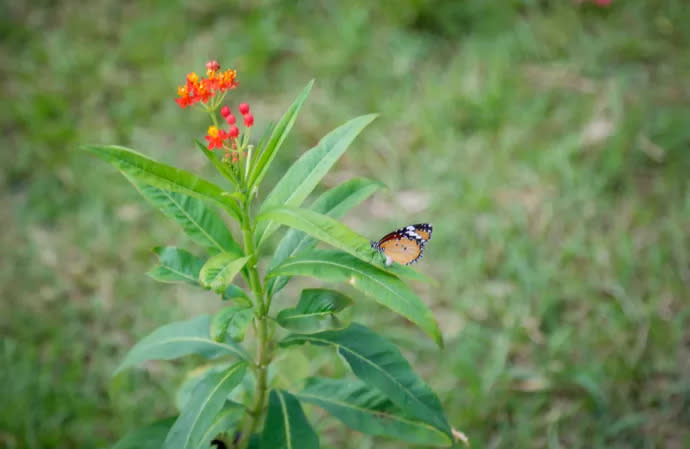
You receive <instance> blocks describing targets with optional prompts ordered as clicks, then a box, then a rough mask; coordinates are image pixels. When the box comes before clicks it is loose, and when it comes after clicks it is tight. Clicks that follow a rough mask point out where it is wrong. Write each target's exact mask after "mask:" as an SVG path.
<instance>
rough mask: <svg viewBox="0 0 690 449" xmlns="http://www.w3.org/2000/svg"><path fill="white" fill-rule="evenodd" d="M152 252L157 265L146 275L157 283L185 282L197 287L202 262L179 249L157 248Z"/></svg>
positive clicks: (170, 247) (169, 247)
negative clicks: (155, 257) (156, 258)
mask: <svg viewBox="0 0 690 449" xmlns="http://www.w3.org/2000/svg"><path fill="white" fill-rule="evenodd" d="M153 252H154V253H156V255H157V256H158V265H156V266H154V267H153V268H151V269H150V270H149V271H148V272H146V274H147V275H149V276H150V277H152V278H153V279H155V280H157V281H159V282H187V283H190V284H192V285H199V272H200V271H201V268H202V267H203V266H204V261H203V260H201V259H200V258H198V257H196V256H195V255H194V254H191V253H190V252H188V251H185V250H183V249H181V248H175V247H172V246H165V247H162V246H157V247H155V248H154V249H153Z"/></svg>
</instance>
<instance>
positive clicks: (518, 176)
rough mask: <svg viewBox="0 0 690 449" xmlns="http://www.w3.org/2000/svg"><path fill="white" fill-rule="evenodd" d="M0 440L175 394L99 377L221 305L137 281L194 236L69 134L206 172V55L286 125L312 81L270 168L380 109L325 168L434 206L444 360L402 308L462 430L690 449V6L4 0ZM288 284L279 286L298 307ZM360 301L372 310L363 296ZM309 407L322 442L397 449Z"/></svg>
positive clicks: (71, 436) (113, 435)
mask: <svg viewBox="0 0 690 449" xmlns="http://www.w3.org/2000/svg"><path fill="white" fill-rule="evenodd" d="M0 8H1V12H2V15H1V17H0V30H1V31H2V45H1V48H0V58H1V61H2V64H0V72H1V74H2V91H3V98H4V101H3V107H2V108H0V123H1V124H2V130H3V133H2V137H0V139H2V141H1V146H2V150H1V151H0V164H1V169H0V186H1V187H0V189H1V191H0V198H1V199H2V208H0V227H1V228H2V232H1V233H0V247H2V258H1V259H0V301H2V302H1V305H2V313H1V314H0V330H1V331H2V332H1V335H2V343H1V345H0V398H2V399H1V400H0V403H1V406H0V447H3V448H58V447H59V448H77V447H79V448H82V447H107V446H109V445H110V444H111V443H112V442H114V441H115V440H116V439H117V438H118V437H119V436H121V435H122V434H123V433H124V432H125V431H126V430H127V429H131V428H133V427H136V426H137V425H140V424H141V423H142V422H147V421H152V420H154V419H155V418H157V417H161V416H166V415H168V414H171V413H173V411H174V399H173V395H174V390H173V388H172V387H173V386H174V385H176V384H177V383H178V382H179V381H180V379H181V378H182V373H181V371H180V370H179V369H176V366H175V365H174V364H160V365H159V364H152V365H151V366H149V367H148V369H147V370H140V371H134V372H131V373H129V374H128V375H125V376H120V377H118V378H116V379H115V380H112V381H111V379H110V373H111V372H112V370H113V368H114V367H115V365H116V364H117V362H118V361H119V360H120V358H121V357H122V355H123V354H124V352H125V351H126V350H127V348H129V347H130V346H131V345H132V344H133V343H134V342H135V341H136V339H137V338H139V337H141V336H142V335H145V334H146V333H148V332H150V331H151V330H152V329H154V328H155V327H157V326H159V325H162V324H164V323H166V322H169V321H171V320H173V319H181V318H184V317H187V316H191V315H193V314H197V313H202V312H205V311H209V310H214V308H215V307H217V304H216V303H215V301H213V298H212V297H211V296H210V295H207V294H205V293H198V292H195V291H192V289H189V288H186V287H176V286H167V285H162V284H156V283H154V281H152V280H150V279H148V278H147V277H145V276H144V275H143V272H144V271H145V270H146V269H147V268H148V267H149V266H150V265H151V264H152V263H153V262H154V257H153V255H152V253H151V252H150V248H151V247H153V246H154V245H158V244H178V245H183V246H186V247H190V245H189V242H187V241H186V240H185V238H184V237H183V236H182V234H181V232H179V231H178V230H177V229H176V228H175V226H174V225H173V224H171V223H168V222H167V221H166V220H165V218H164V217H163V216H162V215H161V214H159V213H158V212H156V211H154V210H151V209H150V207H149V206H148V205H147V204H146V203H145V202H144V201H143V200H142V199H140V198H139V197H138V196H137V193H136V192H135V191H134V189H133V188H131V187H130V186H129V185H128V183H127V182H126V181H125V180H124V179H123V178H122V177H121V176H120V175H119V174H118V173H116V172H115V171H114V170H112V169H111V168H110V167H108V166H106V164H104V163H102V162H100V161H98V160H95V159H94V158H91V157H89V156H88V155H86V154H83V153H80V152H78V151H76V146H77V145H78V144H80V143H86V142H93V143H119V144H123V145H127V146H130V147H133V148H136V149H138V150H139V151H142V152H144V153H146V154H148V155H150V156H152V157H154V158H157V159H159V160H162V161H165V162H167V163H172V164H175V165H179V166H181V167H186V168H187V169H189V170H192V171H195V172H197V173H201V174H204V175H205V176H208V177H212V176H213V174H212V171H211V170H210V168H209V167H207V166H206V164H205V161H204V160H203V158H202V157H201V155H199V154H198V153H197V152H196V151H195V150H194V149H193V146H192V140H193V139H194V138H199V137H200V136H202V135H203V132H204V131H205V126H206V125H207V124H206V122H205V120H206V119H205V118H204V117H203V116H202V114H199V113H194V112H192V111H188V110H180V109H179V108H178V107H177V105H176V104H175V103H174V102H173V98H174V96H175V90H176V86H177V85H178V84H180V83H181V82H182V80H183V78H184V75H185V74H186V73H187V72H189V71H192V70H196V71H198V72H203V67H204V63H205V62H206V61H207V60H209V59H217V60H218V61H220V62H221V64H222V65H223V66H231V67H235V68H237V69H238V72H239V79H240V81H241V87H240V89H239V90H236V91H234V92H233V94H232V96H231V97H230V98H231V99H232V101H235V102H239V101H248V102H249V103H250V104H251V105H252V108H253V110H254V116H255V117H256V119H257V123H260V122H263V123H266V122H268V121H269V120H275V119H277V118H278V117H279V116H280V115H281V113H282V112H283V111H284V110H285V108H286V107H287V105H288V104H289V103H290V101H291V100H292V99H293V98H294V97H295V96H296V95H297V93H298V92H299V91H300V89H301V88H302V87H303V86H304V85H305V84H306V83H307V82H308V81H309V79H311V78H316V80H317V84H316V86H315V89H314V91H313V92H312V95H311V96H310V98H309V100H308V102H307V104H306V105H305V107H304V109H303V112H302V113H301V115H300V117H299V120H298V122H297V125H296V129H295V132H294V133H293V136H292V137H291V139H290V140H289V141H288V142H287V146H286V147H285V148H284V149H283V151H282V152H281V154H280V160H278V162H277V164H276V165H274V169H273V172H272V176H273V179H275V178H276V177H277V176H279V175H280V173H281V171H282V170H283V169H284V168H285V167H286V166H287V164H288V163H289V162H290V161H291V160H293V159H294V158H295V157H296V155H298V154H299V153H301V152H302V151H304V150H305V149H306V148H309V147H310V146H311V145H313V144H314V143H315V142H316V141H317V140H318V138H319V137H320V136H322V135H323V134H324V133H326V132H327V131H329V130H330V129H332V128H334V127H335V126H337V125H339V124H341V123H342V122H344V121H345V120H347V119H349V118H351V117H353V116H355V115H360V114H364V113H369V112H379V113H380V114H381V115H380V117H379V119H378V120H377V121H376V122H374V124H373V125H371V126H370V127H369V128H368V129H367V130H366V131H365V132H364V134H363V135H362V136H361V137H360V138H359V139H358V140H357V141H356V142H355V144H354V145H353V148H352V149H351V150H350V151H349V152H348V153H347V154H346V156H345V157H344V158H343V159H342V160H341V161H340V162H339V163H338V165H337V169H336V172H335V173H333V174H332V175H331V176H330V177H329V178H327V180H326V184H327V185H333V184H336V183H338V182H339V181H342V180H343V179H346V178H347V177H350V176H352V175H363V176H367V177H371V178H375V179H379V180H381V181H383V182H385V183H386V184H387V185H388V186H389V188H390V190H389V191H388V192H384V193H381V194H378V195H377V196H376V197H375V198H374V199H372V200H370V201H369V202H367V203H366V204H365V205H363V206H362V207H360V208H359V209H357V210H355V211H354V212H353V214H351V216H350V217H349V218H348V219H347V222H348V224H350V225H351V226H352V227H354V228H355V229H357V230H358V231H359V232H360V233H362V234H364V235H366V236H368V237H370V238H375V237H377V236H379V235H380V234H383V233H384V232H386V231H388V230H390V229H392V228H394V227H397V226H401V225H405V224H408V223H412V222H419V221H430V222H432V223H433V224H434V239H433V241H432V242H431V243H430V244H429V247H428V249H427V252H426V257H425V259H424V261H423V263H422V264H421V265H419V266H418V267H417V268H418V269H420V270H421V271H424V272H425V273H427V274H430V275H433V276H434V277H436V278H437V279H439V280H440V286H439V287H438V288H433V287H430V286H428V285H415V288H416V289H417V290H418V291H419V292H420V294H421V295H422V296H423V297H424V299H425V300H426V301H427V302H428V303H429V304H431V306H432V307H433V309H434V312H435V315H436V316H437V318H438V320H439V322H440V324H441V327H442V329H443V332H444V334H445V337H446V342H447V344H446V348H445V349H444V350H443V351H440V352H439V351H438V350H437V349H436V348H435V347H434V346H433V345H432V344H431V342H429V341H427V340H426V339H425V338H424V337H423V335H422V334H421V332H420V331H419V330H417V329H414V328H412V327H409V326H406V325H405V323H404V322H402V321H401V320H399V319H397V318H395V317H393V316H392V315H391V313H390V312H388V311H387V310H384V309H381V308H378V307H374V306H371V305H367V304H357V306H356V308H355V312H354V313H355V316H356V317H363V316H365V315H367V316H368V318H367V320H368V322H369V323H370V324H372V325H375V326H376V327H377V328H378V329H379V330H380V331H381V332H382V333H384V334H385V335H388V336H389V337H390V338H393V339H395V340H396V342H398V343H399V344H401V345H403V346H404V348H405V350H406V355H407V356H408V357H409V358H410V359H411V361H412V362H413V364H414V365H415V366H416V367H417V368H418V369H419V371H420V372H421V373H422V374H423V376H424V377H425V379H426V380H427V381H428V382H429V383H430V384H431V385H432V386H433V387H434V389H435V390H436V391H437V392H438V393H439V395H440V396H441V398H442V400H443V402H444V405H445V407H446V408H447V410H448V413H449V417H450V420H451V422H452V423H453V425H454V426H455V427H457V428H460V429H461V430H463V431H464V432H465V433H466V434H467V435H468V436H469V438H470V440H471V442H472V447H473V448H484V447H487V448H542V447H548V448H559V447H568V448H578V447H581V448H594V447H598V448H612V447H613V448H631V447H635V448H638V447H639V448H683V447H685V448H688V447H690V330H688V328H689V325H690V305H689V295H688V291H689V289H688V286H689V282H690V184H689V182H688V181H689V178H690V177H689V174H690V152H689V151H690V126H689V125H690V84H689V83H688V80H690V27H688V26H687V24H688V23H689V22H690V7H688V4H687V2H686V1H685V0H666V1H661V0H659V1H646V0H626V1H623V0H620V1H618V0H614V1H613V4H612V5H611V6H610V7H608V8H597V7H595V6H593V5H578V4H576V3H573V2H570V1H566V0H562V1H538V0H511V1H504V2H487V1H483V0H465V1H439V2H434V1H431V0H399V1H398V2H396V3H395V5H393V4H391V3H385V2H381V3H379V4H371V3H370V2H366V1H353V2H345V1H343V2H327V1H302V2H294V3H293V2H278V1H270V0H263V1H254V2H250V1H242V2H227V3H221V2H213V1H209V0H199V1H196V2H181V1H165V2H164V1H153V2H127V1H125V2H122V1H113V0H95V1H92V2H86V3H84V2H76V1H73V0H66V1H62V2H52V1H36V2H30V3H29V2H27V3H21V2H3V4H2V5H1V6H0ZM286 300H287V301H289V300H290V299H289V298H287V299H286ZM369 311H375V313H374V315H369V314H368V312H369ZM332 424H333V422H332V421H330V420H328V419H326V420H321V419H319V420H318V424H317V425H318V426H319V427H320V428H321V429H322V443H323V445H324V446H325V447H333V448H335V447H348V448H350V447H352V448H370V447H374V446H376V447H391V448H392V447H400V445H399V444H398V443H395V442H390V441H387V440H379V439H373V440H372V439H370V438H368V437H364V436H362V435H358V434H357V435H353V434H348V433H347V431H346V430H344V429H343V428H342V427H338V426H333V425H332Z"/></svg>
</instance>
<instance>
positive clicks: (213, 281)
mask: <svg viewBox="0 0 690 449" xmlns="http://www.w3.org/2000/svg"><path fill="white" fill-rule="evenodd" d="M247 260H249V256H245V257H238V256H237V254H234V253H228V252H226V253H220V254H216V255H215V256H213V257H211V258H210V259H208V260H207V261H206V263H205V264H204V266H203V267H202V268H201V271H200V272H199V281H200V282H201V285H203V286H204V287H206V288H210V289H211V290H213V291H216V292H222V291H224V290H225V289H227V288H228V286H229V285H230V284H232V280H233V279H234V278H235V276H236V275H237V273H239V272H240V270H241V269H242V267H244V264H246V263H247Z"/></svg>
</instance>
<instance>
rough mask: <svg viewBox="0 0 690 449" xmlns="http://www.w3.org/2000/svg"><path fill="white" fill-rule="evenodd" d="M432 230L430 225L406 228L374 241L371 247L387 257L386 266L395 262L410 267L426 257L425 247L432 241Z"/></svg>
mask: <svg viewBox="0 0 690 449" xmlns="http://www.w3.org/2000/svg"><path fill="white" fill-rule="evenodd" d="M432 230H433V227H432V226H431V225H430V224H428V223H419V224H414V225H410V226H405V227H404V228H400V229H398V230H395V231H393V232H391V233H389V234H386V235H385V236H383V237H382V238H381V240H379V241H372V242H371V247H372V248H374V249H375V250H377V251H378V252H380V253H382V254H383V255H384V256H386V265H392V264H393V262H397V263H399V264H402V265H410V264H413V263H415V262H417V261H418V260H419V259H421V258H422V255H424V246H425V245H426V242H428V241H429V239H431V231H432Z"/></svg>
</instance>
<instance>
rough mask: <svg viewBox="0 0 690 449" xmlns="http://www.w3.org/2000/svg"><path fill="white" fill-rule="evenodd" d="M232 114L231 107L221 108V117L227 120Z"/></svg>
mask: <svg viewBox="0 0 690 449" xmlns="http://www.w3.org/2000/svg"><path fill="white" fill-rule="evenodd" d="M230 114H232V112H230V108H229V107H227V106H223V107H222V108H220V115H222V116H223V117H225V118H227V117H228V115H230Z"/></svg>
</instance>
